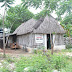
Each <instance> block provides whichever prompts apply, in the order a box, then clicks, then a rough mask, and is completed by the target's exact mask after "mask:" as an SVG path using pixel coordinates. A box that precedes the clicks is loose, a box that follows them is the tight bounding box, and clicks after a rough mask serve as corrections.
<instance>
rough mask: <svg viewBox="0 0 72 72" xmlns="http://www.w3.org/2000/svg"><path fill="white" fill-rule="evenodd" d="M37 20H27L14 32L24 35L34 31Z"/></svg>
mask: <svg viewBox="0 0 72 72" xmlns="http://www.w3.org/2000/svg"><path fill="white" fill-rule="evenodd" d="M35 23H36V20H34V19H33V18H32V19H30V20H28V21H27V22H25V23H23V24H21V25H20V26H19V27H18V28H17V29H16V30H15V31H14V32H13V34H17V35H22V34H27V33H30V32H32V31H33V29H34V28H33V26H34V25H35Z"/></svg>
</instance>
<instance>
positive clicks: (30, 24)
mask: <svg viewBox="0 0 72 72" xmlns="http://www.w3.org/2000/svg"><path fill="white" fill-rule="evenodd" d="M30 32H33V33H43V34H50V33H65V31H64V29H63V28H62V26H61V25H60V24H59V23H58V22H57V20H55V19H54V18H53V17H52V16H50V17H49V16H46V17H45V18H40V19H39V20H38V21H36V20H34V19H30V20H28V21H27V22H25V23H23V24H21V25H20V26H19V27H18V28H17V29H16V30H15V31H14V33H13V34H17V35H21V34H27V33H30Z"/></svg>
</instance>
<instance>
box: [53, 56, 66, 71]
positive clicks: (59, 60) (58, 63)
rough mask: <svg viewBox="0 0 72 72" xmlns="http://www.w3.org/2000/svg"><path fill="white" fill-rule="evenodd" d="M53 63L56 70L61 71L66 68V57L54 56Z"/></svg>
mask: <svg viewBox="0 0 72 72" xmlns="http://www.w3.org/2000/svg"><path fill="white" fill-rule="evenodd" d="M52 61H53V64H54V67H55V69H57V70H59V71H60V70H61V69H62V68H66V65H67V63H66V58H65V57H64V56H53V57H52Z"/></svg>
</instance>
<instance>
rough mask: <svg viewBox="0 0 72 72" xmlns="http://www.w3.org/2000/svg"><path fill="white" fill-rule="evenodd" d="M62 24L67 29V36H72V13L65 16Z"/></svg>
mask: <svg viewBox="0 0 72 72" xmlns="http://www.w3.org/2000/svg"><path fill="white" fill-rule="evenodd" d="M61 25H62V26H63V27H64V29H65V30H66V36H67V37H70V36H72V14H70V15H67V16H65V18H64V19H63V20H62V21H61Z"/></svg>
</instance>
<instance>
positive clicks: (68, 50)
mask: <svg viewBox="0 0 72 72" xmlns="http://www.w3.org/2000/svg"><path fill="white" fill-rule="evenodd" d="M62 52H72V49H64V50H62Z"/></svg>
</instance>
